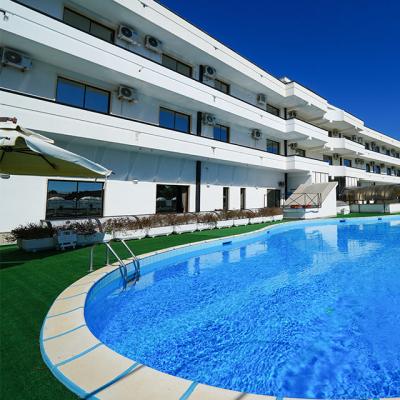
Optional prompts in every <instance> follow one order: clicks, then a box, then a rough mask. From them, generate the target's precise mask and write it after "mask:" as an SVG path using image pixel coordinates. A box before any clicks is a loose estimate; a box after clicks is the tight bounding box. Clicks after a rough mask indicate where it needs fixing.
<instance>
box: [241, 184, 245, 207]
mask: <svg viewBox="0 0 400 400" xmlns="http://www.w3.org/2000/svg"><path fill="white" fill-rule="evenodd" d="M245 208H246V188H240V209H241V210H244V209H245Z"/></svg>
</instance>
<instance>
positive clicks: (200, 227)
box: [197, 222, 216, 231]
mask: <svg viewBox="0 0 400 400" xmlns="http://www.w3.org/2000/svg"><path fill="white" fill-rule="evenodd" d="M215 226H216V223H215V222H199V223H198V224H197V230H198V231H204V230H206V229H214V228H215Z"/></svg>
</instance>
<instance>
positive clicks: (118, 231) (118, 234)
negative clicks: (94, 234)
mask: <svg viewBox="0 0 400 400" xmlns="http://www.w3.org/2000/svg"><path fill="white" fill-rule="evenodd" d="M104 229H105V230H106V232H111V233H112V236H113V237H114V238H115V239H125V240H132V239H142V238H144V237H146V235H147V229H146V228H144V227H142V224H141V223H140V219H139V218H137V217H134V218H129V217H125V218H113V219H109V220H108V221H107V222H106V223H105V224H104Z"/></svg>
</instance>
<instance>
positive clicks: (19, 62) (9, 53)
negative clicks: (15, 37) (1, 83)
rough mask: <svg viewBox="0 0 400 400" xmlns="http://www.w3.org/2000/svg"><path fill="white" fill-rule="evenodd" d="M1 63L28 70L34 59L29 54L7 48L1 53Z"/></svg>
mask: <svg viewBox="0 0 400 400" xmlns="http://www.w3.org/2000/svg"><path fill="white" fill-rule="evenodd" d="M1 64H2V65H5V66H8V67H14V68H17V69H20V70H21V71H28V70H30V69H31V68H32V60H31V59H30V58H29V57H28V56H26V55H24V54H22V53H20V52H18V51H15V50H11V49H6V48H4V49H3V52H2V55H1Z"/></svg>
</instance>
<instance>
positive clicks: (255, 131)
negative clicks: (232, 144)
mask: <svg viewBox="0 0 400 400" xmlns="http://www.w3.org/2000/svg"><path fill="white" fill-rule="evenodd" d="M251 137H252V138H253V139H255V140H259V139H261V137H262V132H261V131H260V130H259V129H252V130H251Z"/></svg>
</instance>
